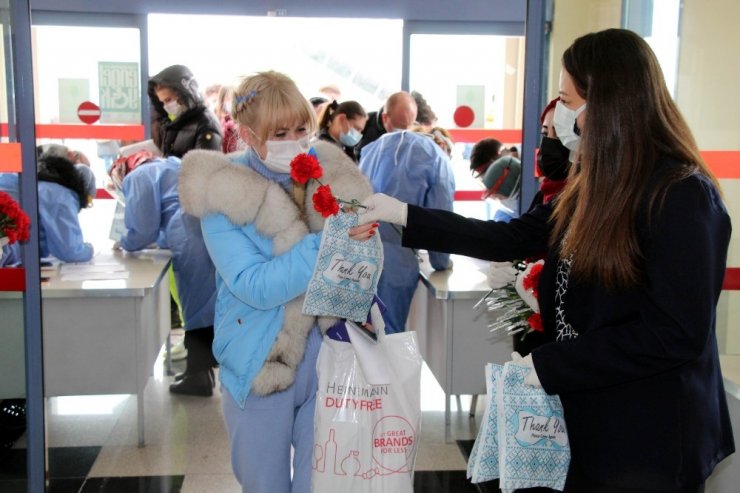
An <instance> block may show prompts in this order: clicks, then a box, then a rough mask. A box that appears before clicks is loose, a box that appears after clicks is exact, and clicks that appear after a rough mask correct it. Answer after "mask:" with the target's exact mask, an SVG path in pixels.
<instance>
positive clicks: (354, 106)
mask: <svg viewBox="0 0 740 493" xmlns="http://www.w3.org/2000/svg"><path fill="white" fill-rule="evenodd" d="M337 115H346V116H347V119H349V120H351V119H353V118H356V117H358V116H359V117H366V116H367V113H366V112H365V108H363V107H362V105H361V104H360V103H358V102H357V101H345V102H343V103H337V101H336V100H334V101H332V102H331V103H329V104H327V105H326V106H325V107H324V110H323V111H322V112H321V116H320V117H319V130H322V129H324V128H327V127H328V126H329V125H331V122H333V121H334V118H335V117H336V116H337Z"/></svg>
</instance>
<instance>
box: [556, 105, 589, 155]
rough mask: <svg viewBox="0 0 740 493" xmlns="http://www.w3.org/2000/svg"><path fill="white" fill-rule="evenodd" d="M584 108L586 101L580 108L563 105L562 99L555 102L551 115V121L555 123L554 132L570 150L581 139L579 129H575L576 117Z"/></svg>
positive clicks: (576, 145) (574, 147)
mask: <svg viewBox="0 0 740 493" xmlns="http://www.w3.org/2000/svg"><path fill="white" fill-rule="evenodd" d="M585 110H586V103H583V104H582V105H581V107H580V108H578V109H576V110H571V109H569V108H568V107H567V106H565V105H564V104H563V103H562V101H558V102H557V104H555V115H554V116H553V119H552V123H553V125H555V132H557V134H558V139H560V142H562V143H563V145H564V146H565V147H567V148H568V149H570V150H571V151H575V150H576V149H578V142H579V141H580V140H581V136H580V133H581V132H580V131H579V130H577V126H576V118H578V116H579V115H580V114H581V113H583V112H584V111H585Z"/></svg>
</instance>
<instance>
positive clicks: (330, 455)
mask: <svg viewBox="0 0 740 493" xmlns="http://www.w3.org/2000/svg"><path fill="white" fill-rule="evenodd" d="M337 448H338V446H337V441H336V440H335V439H334V428H332V429H330V430H329V439H328V440H327V441H326V444H325V445H324V461H325V463H326V465H327V466H329V467H330V468H333V469H334V474H335V475H337V476H346V474H345V473H344V472H342V469H341V467H339V466H340V464H337Z"/></svg>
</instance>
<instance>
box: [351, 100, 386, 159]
mask: <svg viewBox="0 0 740 493" xmlns="http://www.w3.org/2000/svg"><path fill="white" fill-rule="evenodd" d="M384 133H387V130H386V129H385V127H384V126H383V108H380V110H378V111H371V112H370V113H368V114H367V122H366V123H365V128H364V129H362V139H360V142H359V143H358V144H357V145H356V146H355V162H358V163H359V162H360V154H361V153H362V148H363V147H365V146H366V145H368V144H369V143H371V142H375V141H376V140H378V139H379V138H380V136H381V135H383V134H384Z"/></svg>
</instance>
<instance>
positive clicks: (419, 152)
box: [360, 130, 455, 333]
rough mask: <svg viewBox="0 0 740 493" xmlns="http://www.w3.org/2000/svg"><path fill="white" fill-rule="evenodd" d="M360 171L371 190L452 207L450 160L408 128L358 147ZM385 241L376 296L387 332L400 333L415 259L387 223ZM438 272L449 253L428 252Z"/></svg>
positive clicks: (412, 286) (416, 267)
mask: <svg viewBox="0 0 740 493" xmlns="http://www.w3.org/2000/svg"><path fill="white" fill-rule="evenodd" d="M360 171H362V173H363V174H364V175H365V176H367V177H368V178H369V180H370V183H371V184H372V186H373V190H374V191H375V192H382V193H385V194H387V195H390V196H391V197H395V198H397V199H398V200H402V201H404V202H408V203H410V204H415V205H419V206H421V207H431V208H435V209H444V210H448V211H451V210H452V203H453V200H454V195H455V177H454V173H453V171H452V166H451V165H450V159H449V158H448V157H447V155H446V154H445V153H444V152H443V151H442V149H441V148H440V147H439V146H438V145H437V144H435V143H434V141H433V140H432V139H430V138H428V137H426V136H424V135H421V134H419V133H417V132H412V131H405V130H404V131H398V132H390V133H386V134H383V135H382V136H381V137H380V138H379V139H378V140H376V141H374V142H371V143H370V144H368V145H367V146H366V147H365V149H363V151H362V157H361V159H360ZM380 233H381V234H380V237H381V238H382V241H383V272H382V273H381V275H380V281H379V283H378V297H379V298H380V299H381V300H383V302H384V303H385V304H386V307H387V310H386V312H385V315H386V318H387V320H386V323H387V324H388V327H386V332H389V333H393V332H403V331H404V330H406V319H407V318H408V314H409V309H410V307H411V298H413V296H414V291H415V290H416V285H417V284H418V282H419V259H418V258H417V256H416V253H415V252H414V250H412V249H410V248H405V247H403V246H402V245H401V235H400V233H399V232H398V231H397V230H395V229H394V228H393V227H392V226H391V225H389V224H381V225H380ZM429 262H430V264H431V266H432V267H433V268H434V269H436V270H441V269H447V268H448V267H449V265H450V256H449V254H447V253H439V252H436V251H430V252H429Z"/></svg>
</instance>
